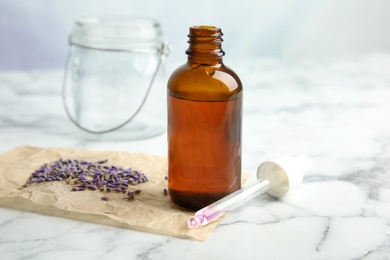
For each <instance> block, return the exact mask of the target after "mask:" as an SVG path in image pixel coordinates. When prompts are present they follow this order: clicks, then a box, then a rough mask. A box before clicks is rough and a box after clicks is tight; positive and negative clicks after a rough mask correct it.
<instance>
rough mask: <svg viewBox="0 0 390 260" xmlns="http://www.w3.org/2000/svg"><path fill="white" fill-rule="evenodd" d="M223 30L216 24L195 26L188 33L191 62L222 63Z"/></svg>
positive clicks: (223, 53) (187, 52)
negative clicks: (215, 25)
mask: <svg viewBox="0 0 390 260" xmlns="http://www.w3.org/2000/svg"><path fill="white" fill-rule="evenodd" d="M222 35H223V33H222V31H221V29H220V28H217V27H214V26H193V27H190V33H189V34H188V38H189V40H188V43H189V46H188V49H187V50H186V54H187V55H188V62H189V63H198V64H208V65H217V64H219V63H222V56H224V55H225V52H224V51H223V50H222V41H223V39H222Z"/></svg>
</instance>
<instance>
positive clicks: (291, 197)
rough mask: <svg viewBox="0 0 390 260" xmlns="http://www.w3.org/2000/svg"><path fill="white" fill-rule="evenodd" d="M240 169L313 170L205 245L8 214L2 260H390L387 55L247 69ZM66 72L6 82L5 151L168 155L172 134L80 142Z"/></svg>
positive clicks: (249, 208) (1, 231)
mask: <svg viewBox="0 0 390 260" xmlns="http://www.w3.org/2000/svg"><path fill="white" fill-rule="evenodd" d="M228 65H231V66H232V67H233V68H237V69H236V71H237V72H238V74H239V75H240V76H241V78H242V81H243V82H244V86H245V95H244V98H245V99H244V128H243V168H244V171H245V172H248V173H250V174H251V175H252V177H251V179H250V181H253V179H254V174H255V171H256V168H257V166H258V165H259V164H260V163H261V162H262V161H264V160H266V159H270V158H273V157H278V156H280V155H284V154H291V155H296V154H301V153H304V154H307V155H309V156H311V157H312V159H313V168H312V170H311V171H310V172H308V173H307V175H306V176H305V178H304V183H303V184H302V186H301V187H300V188H299V189H298V190H296V191H295V192H293V193H290V194H288V195H287V196H285V197H284V198H283V199H281V200H274V199H271V198H269V197H267V196H266V195H262V196H260V197H258V198H256V199H254V200H253V201H251V202H249V203H247V204H245V205H244V206H242V207H240V208H238V209H236V210H235V211H233V212H231V213H230V214H229V215H228V216H227V218H225V219H224V220H223V221H222V222H221V224H220V225H219V226H218V227H217V229H216V230H215V232H214V233H213V234H212V235H211V237H210V238H209V239H208V240H207V241H206V242H197V241H191V240H185V239H178V238H173V237H166V236H160V235H154V234H149V233H142V232H136V231H131V230H127V229H119V228H113V227H108V226H101V225H95V224H90V223H85V222H78V221H73V220H69V219H64V218H55V217H50V216H43V215H40V214H36V213H30V212H20V211H15V210H10V209H5V208H0V258H1V259H58V260H59V259H69V258H72V257H73V258H75V257H77V258H80V259H207V258H209V259H389V258H390V227H389V225H390V101H389V100H390V53H376V54H367V55H361V56H355V57H348V58H347V57H344V58H337V59H327V60H316V61H285V60H284V61H281V60H261V61H251V62H244V63H240V66H234V64H228ZM61 81H62V71H58V70H54V71H52V70H51V71H32V72H2V73H0V152H1V153H3V152H5V151H7V150H10V149H12V148H14V147H16V146H19V145H34V146H44V147H49V146H57V147H69V148H87V149H99V150H121V151H129V152H148V153H154V154H161V155H166V152H167V151H166V150H167V143H166V135H165V134H164V135H161V136H158V137H155V138H151V139H147V140H141V141H131V142H91V141H85V140H82V139H80V138H79V137H77V136H76V135H75V134H74V133H73V131H72V127H71V126H70V123H69V122H68V120H67V118H66V117H65V114H64V112H63V108H62V104H61V98H60V88H61Z"/></svg>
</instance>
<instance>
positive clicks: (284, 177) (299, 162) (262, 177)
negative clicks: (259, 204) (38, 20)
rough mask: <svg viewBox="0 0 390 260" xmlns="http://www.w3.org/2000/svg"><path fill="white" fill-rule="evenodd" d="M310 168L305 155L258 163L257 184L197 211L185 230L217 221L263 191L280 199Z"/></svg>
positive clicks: (298, 183)
mask: <svg viewBox="0 0 390 260" xmlns="http://www.w3.org/2000/svg"><path fill="white" fill-rule="evenodd" d="M310 167H311V160H310V158H309V157H307V156H305V155H301V156H298V157H295V158H293V157H290V156H284V157H281V158H278V159H275V160H272V161H267V162H264V163H262V164H261V165H260V166H259V168H258V170H257V178H258V179H257V181H256V182H255V183H253V184H252V185H249V186H248V187H244V188H242V189H239V190H237V191H235V192H233V193H231V194H229V195H228V196H226V197H224V198H222V199H220V200H218V201H216V202H214V203H212V204H210V205H208V206H206V207H204V208H202V209H200V210H199V211H197V212H196V213H195V215H194V216H192V217H190V218H189V219H188V221H187V224H188V227H189V228H198V227H200V226H204V225H207V224H208V223H210V222H212V221H214V220H217V219H219V218H220V217H221V216H223V215H225V214H226V213H227V212H229V211H230V210H232V209H234V208H236V207H238V206H241V205H242V204H244V203H245V202H247V201H249V200H251V199H253V198H254V197H257V196H258V195H260V194H262V193H264V192H267V193H268V194H270V195H271V196H274V197H281V196H283V195H284V194H286V193H287V191H289V190H290V189H292V188H295V187H297V186H299V185H300V183H301V182H302V179H303V174H304V172H306V171H307V170H308V169H309V168H310Z"/></svg>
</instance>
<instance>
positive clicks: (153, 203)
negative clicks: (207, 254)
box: [0, 146, 248, 241]
mask: <svg viewBox="0 0 390 260" xmlns="http://www.w3.org/2000/svg"><path fill="white" fill-rule="evenodd" d="M60 158H63V159H79V160H88V161H99V160H103V159H108V163H107V165H115V166H121V167H132V168H133V169H135V170H138V171H141V172H143V173H144V174H145V175H146V176H147V177H148V179H149V181H148V182H145V183H141V184H138V185H136V186H134V187H133V186H130V187H129V190H135V189H140V190H142V192H141V193H140V194H138V195H136V197H135V199H134V200H133V201H127V200H123V198H124V197H125V195H124V194H123V193H116V192H110V193H103V192H100V191H90V190H86V191H78V192H72V191H71V188H72V186H71V185H68V184H66V183H65V182H47V183H39V184H36V183H34V184H31V185H30V186H28V187H27V188H24V189H18V188H20V187H21V186H22V185H23V184H24V183H25V182H26V181H27V179H28V177H29V176H30V175H31V173H33V172H34V171H35V170H36V169H38V168H39V167H40V166H41V165H43V164H44V163H49V162H53V161H56V160H58V159H60ZM165 176H167V158H166V157H162V156H156V155H148V154H137V153H126V152H114V151H90V150H79V149H64V148H38V147H30V146H21V147H17V148H15V149H13V150H11V151H9V152H6V153H5V154H3V155H0V206H2V207H8V208H14V209H18V210H26V211H33V212H38V213H41V214H46V215H52V216H59V217H66V218H71V219H77V220H82V221H88V222H92V223H98V224H104V225H110V226H116V227H121V228H128V229H133V230H138V231H146V232H151V233H157V234H163V235H169V236H175V237H182V238H190V239H195V240H199V241H205V240H206V239H207V238H208V237H209V236H210V235H211V233H212V232H213V230H214V229H215V228H216V226H217V225H218V223H219V221H220V220H219V221H216V222H213V223H210V224H209V225H206V226H204V227H201V228H199V229H189V228H188V227H187V224H186V221H187V219H188V218H189V217H190V216H191V215H193V212H191V211H188V210H186V209H184V208H181V207H179V206H177V205H175V204H174V203H173V202H171V200H170V199H169V197H168V196H166V195H164V188H167V186H168V183H167V180H166V179H165ZM243 176H244V178H247V177H248V176H247V175H243ZM103 195H105V196H107V197H109V200H108V201H103V200H101V197H102V196H103Z"/></svg>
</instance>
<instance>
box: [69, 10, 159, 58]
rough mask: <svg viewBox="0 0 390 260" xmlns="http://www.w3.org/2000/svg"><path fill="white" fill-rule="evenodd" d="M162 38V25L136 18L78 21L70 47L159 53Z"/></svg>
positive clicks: (154, 21) (94, 17) (89, 18)
mask: <svg viewBox="0 0 390 260" xmlns="http://www.w3.org/2000/svg"><path fill="white" fill-rule="evenodd" d="M161 35H162V32H161V27H160V23H159V22H158V21H156V20H154V19H151V18H145V17H133V16H91V17H83V18H79V19H77V20H75V22H74V24H73V30H72V33H71V35H70V37H69V41H70V44H74V45H79V46H82V47H86V48H93V49H104V50H116V51H121V50H122V51H141V52H142V51H145V52H150V51H151V49H155V50H156V49H158V48H160V46H161V40H160V37H161Z"/></svg>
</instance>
